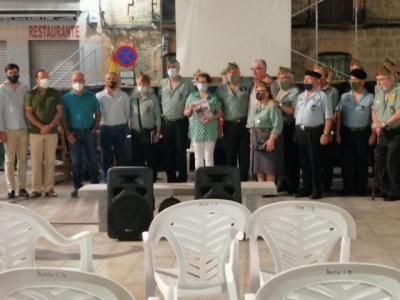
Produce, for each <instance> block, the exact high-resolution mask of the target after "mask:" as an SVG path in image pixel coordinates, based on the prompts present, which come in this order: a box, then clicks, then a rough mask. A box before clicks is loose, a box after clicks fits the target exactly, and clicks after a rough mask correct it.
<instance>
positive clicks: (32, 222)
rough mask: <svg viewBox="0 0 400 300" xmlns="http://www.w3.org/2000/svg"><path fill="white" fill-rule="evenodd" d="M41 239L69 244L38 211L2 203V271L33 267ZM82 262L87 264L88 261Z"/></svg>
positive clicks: (0, 230) (0, 254) (0, 250)
mask: <svg viewBox="0 0 400 300" xmlns="http://www.w3.org/2000/svg"><path fill="white" fill-rule="evenodd" d="M41 237H44V238H45V239H47V240H48V241H50V242H52V243H55V244H63V243H66V242H65V241H66V238H65V237H63V236H62V235H60V234H59V233H58V232H57V231H56V230H55V229H54V227H53V226H52V225H51V224H50V223H49V222H48V221H47V220H46V219H44V218H43V217H42V216H40V215H39V214H37V213H36V212H35V211H33V210H31V209H29V208H26V207H23V206H21V205H16V204H11V203H5V202H4V203H0V272H1V271H5V270H8V269H15V268H24V267H33V266H34V263H35V249H36V246H37V243H38V240H39V238H41ZM77 242H78V241H77ZM67 243H68V241H67ZM70 243H72V242H70ZM81 254H82V253H81ZM83 259H84V260H85V261H86V259H87V258H86V257H85V258H83ZM81 262H82V257H81ZM85 264H86V262H85Z"/></svg>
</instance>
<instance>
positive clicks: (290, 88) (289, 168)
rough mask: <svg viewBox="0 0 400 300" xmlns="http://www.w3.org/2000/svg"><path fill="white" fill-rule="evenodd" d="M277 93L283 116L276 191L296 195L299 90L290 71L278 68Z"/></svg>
mask: <svg viewBox="0 0 400 300" xmlns="http://www.w3.org/2000/svg"><path fill="white" fill-rule="evenodd" d="M277 83H278V86H279V92H278V93H277V95H276V97H275V99H276V100H277V101H278V102H279V106H280V108H281V110H282V115H283V122H284V123H283V131H282V135H283V141H284V149H283V150H284V162H285V163H284V176H282V177H281V178H278V181H279V184H278V190H280V191H283V190H287V191H288V192H289V194H294V193H296V191H297V189H298V187H299V172H300V167H299V159H298V151H297V143H295V141H294V134H295V126H294V122H295V121H294V110H295V108H296V102H297V96H298V95H299V92H300V91H299V89H298V88H297V86H296V85H295V84H294V82H293V73H292V71H291V70H290V69H288V68H285V67H279V71H278V75H277Z"/></svg>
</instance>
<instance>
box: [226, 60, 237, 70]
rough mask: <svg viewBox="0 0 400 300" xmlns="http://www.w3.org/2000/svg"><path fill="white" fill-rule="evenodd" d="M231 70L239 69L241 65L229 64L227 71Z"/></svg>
mask: <svg viewBox="0 0 400 300" xmlns="http://www.w3.org/2000/svg"><path fill="white" fill-rule="evenodd" d="M231 68H234V69H239V65H238V64H237V63H235V62H228V65H227V66H226V69H227V70H229V69H231Z"/></svg>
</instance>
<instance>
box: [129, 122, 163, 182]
mask: <svg viewBox="0 0 400 300" xmlns="http://www.w3.org/2000/svg"><path fill="white" fill-rule="evenodd" d="M131 134H132V165H134V166H145V165H147V166H148V167H149V168H150V169H151V170H152V171H153V179H154V180H156V179H157V167H156V145H155V144H152V143H151V130H148V129H144V130H141V131H135V130H132V131H131Z"/></svg>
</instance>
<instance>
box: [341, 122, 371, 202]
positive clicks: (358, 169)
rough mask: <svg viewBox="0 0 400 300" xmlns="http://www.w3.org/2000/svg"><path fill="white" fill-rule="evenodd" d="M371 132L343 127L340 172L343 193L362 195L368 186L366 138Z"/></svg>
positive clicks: (367, 146) (367, 129)
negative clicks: (341, 171) (341, 173)
mask: <svg viewBox="0 0 400 300" xmlns="http://www.w3.org/2000/svg"><path fill="white" fill-rule="evenodd" d="M370 134H371V130H370V129H369V128H366V129H364V130H360V131H352V130H351V129H349V128H346V127H343V128H342V130H341V136H342V170H343V192H344V193H345V194H358V195H364V194H365V193H366V192H367V186H368V150H369V145H368V138H369V136H370Z"/></svg>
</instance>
